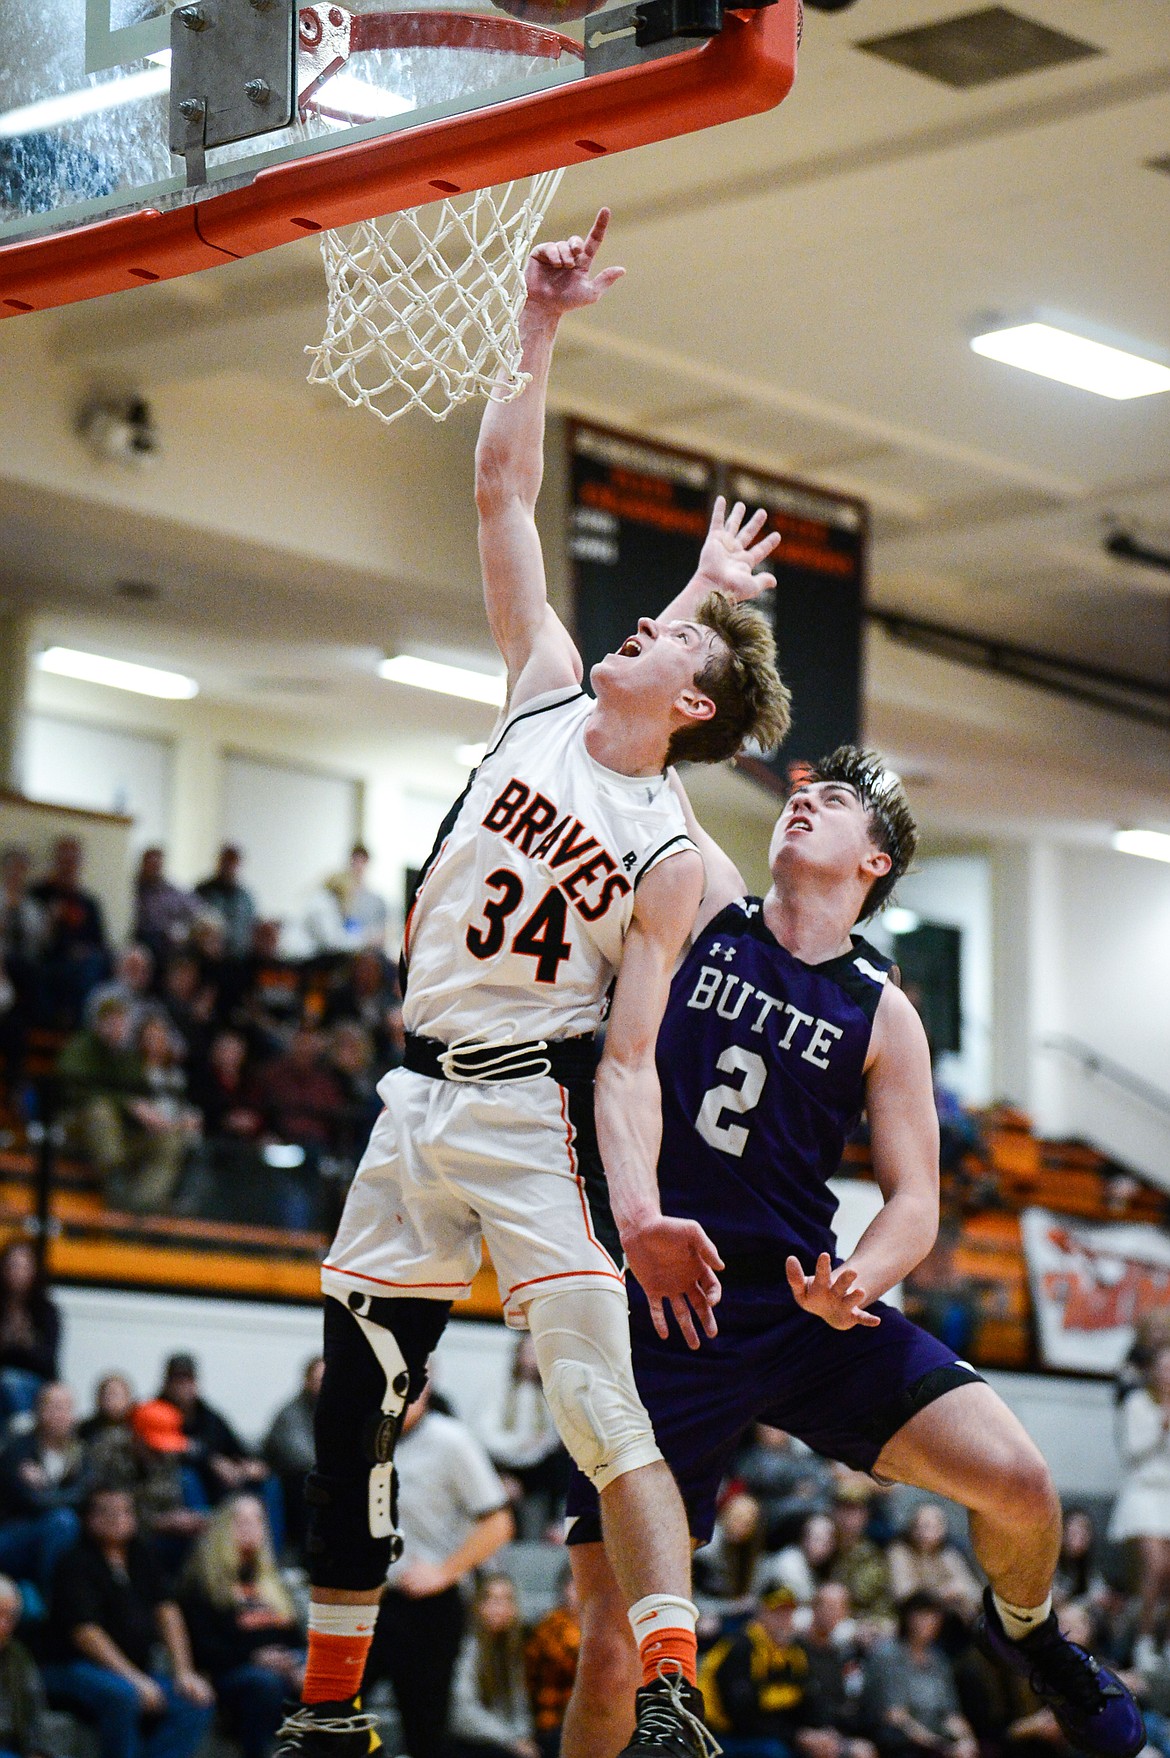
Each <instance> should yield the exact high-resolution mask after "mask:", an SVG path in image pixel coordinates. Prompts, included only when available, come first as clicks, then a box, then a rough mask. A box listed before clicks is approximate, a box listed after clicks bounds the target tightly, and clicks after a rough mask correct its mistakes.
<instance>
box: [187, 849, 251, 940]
mask: <svg viewBox="0 0 1170 1758" xmlns="http://www.w3.org/2000/svg"><path fill="white" fill-rule="evenodd" d="M243 863H244V857H243V853H242V852H241V850H240V849H238V848H237V847H236V846H235V844H234V843H230V842H225V843H224V844H223V847H222V848H221V849H220V851H219V859H218V861H217V862H216V864H215V872H214V873H212V874H211V876H210V878H208V879H201V880H200V881H199V884H198V885H197V886H196V887H195V895H196V897H198V898H199V899H200V900H201V901H202V902H203V903H205V904H206V905H207V906H208V908H209V909H213V910H214V911H215V913H216V914H217V915H218V916H219V918H220V920H221V921H222V923H223V934H224V948H225V951H226V952H227V956H228V957H229V958H246V957H247V955H248V953H249V952H250V951H251V949H252V929H253V927H254V926H255V923H256V900H255V899H254V898H253V896H252V893H251V892H250V891H249V890H248V887H247V886H246V885H244V884H242V883H241V881H240V868H241V867H242V866H243Z"/></svg>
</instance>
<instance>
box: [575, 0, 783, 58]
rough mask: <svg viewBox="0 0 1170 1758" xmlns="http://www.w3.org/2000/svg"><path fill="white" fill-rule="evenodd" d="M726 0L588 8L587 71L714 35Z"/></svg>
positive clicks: (641, 1)
mask: <svg viewBox="0 0 1170 1758" xmlns="http://www.w3.org/2000/svg"><path fill="white" fill-rule="evenodd" d="M773 4H775V0H746V7H745V5H744V0H739V4H737V7H736V10H737V11H741V10H745V9H746V10H751V11H754V10H756V9H757V8H758V7H759V6H770V5H773ZM723 23H724V0H634V4H633V5H629V6H618V7H613V8H611V9H609V10H608V11H604V12H596V13H593V14H591V16H590V17H588V18H587V19H586V21H585V71H586V73H587V74H590V73H612V72H616V71H617V70H618V69H620V68H623V67H637V66H640V65H641V64H642V63H643V62H645V61H653V60H657V59H658V58H659V57H660V56H662V55H671V54H676V53H677V52H678V48H679V45H680V43H683V42H686V41H688V40H689V41H695V40H702V39H703V38H710V37H717V36H718V35H719V33H720V32H721V31H722V29H723Z"/></svg>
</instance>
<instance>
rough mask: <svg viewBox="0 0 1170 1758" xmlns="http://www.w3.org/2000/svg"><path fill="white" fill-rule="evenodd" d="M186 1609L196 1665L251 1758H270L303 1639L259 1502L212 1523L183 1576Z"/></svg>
mask: <svg viewBox="0 0 1170 1758" xmlns="http://www.w3.org/2000/svg"><path fill="white" fill-rule="evenodd" d="M179 1602H180V1604H181V1606H182V1608H183V1615H184V1617H185V1618H186V1620H187V1628H188V1630H189V1631H190V1634H191V1650H192V1653H193V1655H194V1659H195V1665H196V1666H197V1667H198V1668H199V1670H200V1672H202V1673H204V1674H205V1675H206V1676H207V1677H208V1678H209V1679H210V1680H211V1683H212V1685H213V1686H214V1688H215V1694H216V1697H217V1699H218V1701H219V1705H220V1708H221V1710H222V1711H223V1712H224V1713H225V1715H226V1717H227V1720H228V1724H229V1727H230V1729H231V1731H232V1732H233V1733H234V1734H235V1736H236V1738H237V1739H238V1741H239V1743H240V1747H241V1749H242V1751H243V1754H244V1758H265V1754H266V1753H267V1752H268V1751H269V1749H270V1747H271V1743H272V1736H273V1734H275V1732H276V1730H277V1728H278V1727H279V1725H280V1719H281V1706H282V1704H283V1702H284V1699H285V1698H286V1697H291V1696H293V1695H295V1693H296V1692H297V1690H299V1688H300V1682H301V1675H302V1673H303V1672H304V1669H305V1652H304V1650H305V1643H304V1634H303V1631H302V1629H301V1626H300V1623H299V1622H298V1619H297V1612H296V1607H295V1605H294V1604H293V1600H292V1595H291V1594H290V1593H289V1590H288V1588H287V1587H286V1586H285V1584H284V1582H283V1580H282V1579H281V1575H280V1571H279V1569H278V1568H277V1566H276V1558H275V1557H274V1555H273V1552H272V1540H271V1538H270V1536H269V1532H268V1522H267V1521H266V1520H265V1518H264V1509H263V1507H262V1506H261V1504H260V1503H259V1502H258V1501H257V1499H256V1497H255V1496H248V1495H244V1496H233V1497H232V1498H231V1500H230V1501H226V1502H224V1503H223V1504H222V1505H221V1506H220V1507H219V1508H218V1509H217V1510H216V1512H215V1514H214V1515H213V1517H212V1519H211V1521H210V1523H209V1525H208V1526H207V1529H206V1531H205V1532H204V1533H203V1536H202V1537H201V1538H200V1540H199V1542H198V1543H197V1544H196V1546H195V1549H194V1551H193V1552H192V1554H191V1558H190V1561H189V1562H188V1564H187V1568H186V1570H185V1571H184V1577H183V1586H182V1591H181V1593H180V1599H179Z"/></svg>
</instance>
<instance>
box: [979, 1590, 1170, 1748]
mask: <svg viewBox="0 0 1170 1758" xmlns="http://www.w3.org/2000/svg"><path fill="white" fill-rule="evenodd" d="M976 1635H977V1637H978V1639H979V1645H980V1647H981V1648H982V1649H983V1652H984V1653H985V1654H988V1655H990V1656H991V1658H992V1659H993V1660H999V1661H1002V1662H1003V1664H1004V1665H1005V1666H1009V1667H1011V1669H1012V1671H1013V1672H1015V1673H1019V1674H1020V1676H1021V1678H1025V1679H1027V1681H1028V1683H1029V1684H1030V1685H1031V1687H1032V1689H1033V1691H1035V1693H1036V1695H1037V1697H1039V1698H1040V1700H1041V1702H1042V1703H1046V1704H1047V1705H1048V1707H1049V1708H1050V1709H1051V1711H1052V1713H1053V1715H1055V1717H1056V1719H1057V1721H1058V1722H1059V1723H1060V1726H1061V1728H1062V1730H1063V1732H1064V1734H1065V1736H1066V1738H1067V1739H1068V1741H1069V1743H1070V1744H1071V1745H1073V1746H1075V1747H1076V1748H1077V1750H1078V1751H1080V1752H1085V1753H1089V1754H1090V1755H1091V1758H1136V1754H1137V1753H1138V1752H1140V1751H1141V1749H1142V1747H1143V1746H1144V1745H1145V1743H1146V1724H1145V1722H1144V1721H1143V1719H1142V1712H1141V1710H1140V1709H1139V1708H1138V1706H1137V1704H1136V1702H1135V1701H1134V1699H1133V1697H1132V1696H1131V1695H1130V1693H1129V1692H1128V1691H1127V1690H1126V1688H1125V1686H1124V1685H1123V1684H1122V1682H1121V1680H1120V1679H1119V1678H1118V1677H1117V1676H1116V1674H1114V1673H1111V1672H1110V1671H1109V1668H1108V1667H1105V1666H1102V1665H1101V1664H1100V1662H1099V1661H1096V1660H1094V1659H1093V1656H1092V1655H1091V1654H1086V1652H1085V1650H1084V1649H1083V1648H1078V1647H1077V1645H1076V1643H1075V1642H1070V1641H1069V1640H1068V1638H1067V1637H1066V1636H1062V1635H1061V1633H1060V1627H1059V1625H1058V1624H1057V1622H1056V1613H1055V1612H1050V1613H1049V1615H1048V1617H1046V1618H1045V1620H1044V1622H1043V1623H1042V1624H1040V1625H1039V1626H1038V1627H1037V1628H1036V1629H1035V1630H1033V1631H1032V1632H1031V1633H1030V1634H1029V1635H1027V1636H1025V1637H1024V1638H1023V1640H1022V1641H1020V1642H1013V1641H1012V1640H1011V1638H1010V1637H1009V1636H1008V1635H1007V1634H1006V1633H1005V1631H1004V1627H1003V1625H1002V1624H1001V1623H1000V1621H999V1613H998V1612H997V1611H996V1609H995V1601H994V1599H993V1598H992V1593H991V1589H990V1587H989V1588H988V1589H987V1591H986V1592H985V1593H984V1595H983V1616H982V1617H981V1618H980V1619H979V1623H978V1625H977V1626H976Z"/></svg>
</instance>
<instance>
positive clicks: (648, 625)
mask: <svg viewBox="0 0 1170 1758" xmlns="http://www.w3.org/2000/svg"><path fill="white" fill-rule="evenodd" d="M721 647H722V642H721V641H720V639H719V636H718V635H717V634H716V633H715V631H714V630H713V629H708V628H707V627H706V625H705V624H703V623H691V622H670V623H656V622H654V620H653V619H652V618H651V617H643V618H642V620H641V622H640V623H639V624H638V627H637V629H636V631H635V632H634V634H632V635H628V636H627V637H626V639H625V640H624V641H623V642H622V644H621V646H620V647H619V648H618V650H617V652H616V653H607V654H606V656H605V658H604V659H602V660H600V661H599V662H598V663H597V664H596V665H595V666H594V667H593V670H592V672H591V673H590V680H589V681H590V682H591V684H592V685H593V688H594V691H595V692H596V694H597V697H598V699H599V700H604V699H605V698H606V697H608V698H609V699H610V700H612V701H624V702H626V703H629V704H631V705H634V704H636V705H637V706H638V708H639V709H641V710H643V711H647V710H649V711H651V712H652V711H653V710H654V709H655V708H661V709H662V711H663V712H664V713H669V711H670V710H671V709H672V708H673V707H674V706H675V704H676V702H677V701H678V699H679V697H680V696H687V697H688V699H689V698H690V697H694V698H696V699H697V698H698V697H700V696H702V692H701V691H698V690H696V688H695V678H696V676H697V675H698V673H699V672H701V671H702V669H703V667H704V666H705V665H706V664H707V661H708V660H709V659H711V658H712V657H713V656H714V655H715V654H716V653H717V652H718V651H719V650H720V648H721ZM704 699H705V700H706V698H704Z"/></svg>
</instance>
